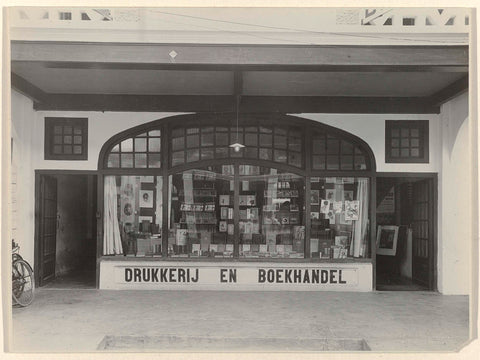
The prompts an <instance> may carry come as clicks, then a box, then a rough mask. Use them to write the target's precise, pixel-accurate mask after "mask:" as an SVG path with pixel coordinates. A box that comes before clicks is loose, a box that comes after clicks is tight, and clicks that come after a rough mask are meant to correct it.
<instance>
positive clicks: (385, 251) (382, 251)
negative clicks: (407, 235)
mask: <svg viewBox="0 0 480 360" xmlns="http://www.w3.org/2000/svg"><path fill="white" fill-rule="evenodd" d="M397 240H398V226H393V225H381V226H379V227H378V231H377V254H378V255H389V256H395V254H396V252H397Z"/></svg>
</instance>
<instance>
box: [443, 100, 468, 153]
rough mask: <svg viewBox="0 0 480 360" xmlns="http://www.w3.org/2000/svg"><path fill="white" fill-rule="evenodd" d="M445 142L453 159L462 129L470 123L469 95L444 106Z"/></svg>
mask: <svg viewBox="0 0 480 360" xmlns="http://www.w3.org/2000/svg"><path fill="white" fill-rule="evenodd" d="M440 118H441V119H442V123H443V126H442V129H443V141H444V144H445V148H446V149H447V151H448V156H449V158H451V156H452V153H453V148H454V147H455V144H456V141H457V137H458V135H459V134H460V129H461V127H462V126H463V125H464V124H465V126H466V124H467V123H468V121H467V120H468V93H465V94H463V95H460V96H459V97H457V98H455V99H453V100H451V101H449V102H447V103H445V104H443V105H442V108H441V113H440Z"/></svg>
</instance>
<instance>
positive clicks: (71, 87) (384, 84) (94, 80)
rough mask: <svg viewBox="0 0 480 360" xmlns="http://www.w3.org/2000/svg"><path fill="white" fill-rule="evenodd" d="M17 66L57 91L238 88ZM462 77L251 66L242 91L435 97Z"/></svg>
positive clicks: (171, 74) (185, 78)
mask: <svg viewBox="0 0 480 360" xmlns="http://www.w3.org/2000/svg"><path fill="white" fill-rule="evenodd" d="M67 65H68V63H67ZM12 71H13V72H14V73H15V74H17V75H19V76H21V77H22V78H24V79H25V80H27V81H28V82H30V83H32V84H33V85H35V86H36V87H38V88H40V89H41V90H43V91H44V92H47V93H56V94H125V95H232V94H233V89H234V72H233V71H201V70H157V69H135V68H131V69H111V68H110V69H109V68H106V69H105V68H102V69H99V68H94V67H84V68H82V67H80V68H75V67H47V66H45V63H42V62H23V61H22V62H13V63H12ZM463 76H465V73H463V72H299V71H246V72H244V73H243V90H242V94H244V95H251V96H364V97H367V96H375V97H376V96H380V97H381V96H385V97H416V96H430V95H432V94H434V93H436V92H437V91H440V90H442V89H443V88H445V87H446V86H448V85H449V84H451V83H453V82H454V81H456V80H458V79H460V78H461V77H463Z"/></svg>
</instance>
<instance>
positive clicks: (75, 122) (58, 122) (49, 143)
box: [44, 117, 88, 160]
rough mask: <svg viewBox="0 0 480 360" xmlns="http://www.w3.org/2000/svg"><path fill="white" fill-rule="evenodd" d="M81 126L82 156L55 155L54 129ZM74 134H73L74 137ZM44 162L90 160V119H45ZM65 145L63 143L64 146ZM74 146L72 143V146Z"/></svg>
mask: <svg viewBox="0 0 480 360" xmlns="http://www.w3.org/2000/svg"><path fill="white" fill-rule="evenodd" d="M68 125H70V126H79V127H81V129H82V134H81V136H82V144H81V147H82V153H81V154H74V153H73V151H72V154H64V153H62V154H54V152H53V145H54V142H53V140H54V136H55V134H54V127H55V126H62V128H63V127H65V126H68ZM73 135H74V134H72V137H73ZM44 141H45V143H44V160H88V118H70V117H45V136H44ZM63 144H64V143H63V142H62V145H63ZM73 145H74V143H73V141H72V146H73Z"/></svg>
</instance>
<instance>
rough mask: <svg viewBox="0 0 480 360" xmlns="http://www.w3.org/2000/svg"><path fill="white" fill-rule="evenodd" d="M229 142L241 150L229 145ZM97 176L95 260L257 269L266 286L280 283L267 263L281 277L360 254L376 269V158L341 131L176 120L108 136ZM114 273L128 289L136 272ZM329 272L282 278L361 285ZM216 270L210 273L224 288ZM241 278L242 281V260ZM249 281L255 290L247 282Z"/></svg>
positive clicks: (266, 121) (284, 121) (246, 118)
mask: <svg viewBox="0 0 480 360" xmlns="http://www.w3.org/2000/svg"><path fill="white" fill-rule="evenodd" d="M162 143H163V144H164V145H163V147H162V146H161V144H162ZM235 143H241V144H245V145H244V147H243V148H240V149H235V148H234V147H231V146H230V145H231V144H235ZM237 150H238V151H237ZM162 164H163V166H162ZM99 171H100V173H101V174H102V175H103V176H100V177H99V184H102V182H103V185H104V187H103V189H104V191H103V200H104V202H103V204H104V205H103V209H104V211H103V213H104V221H103V234H104V237H103V254H102V255H120V256H123V255H124V256H126V257H130V256H135V257H146V258H149V257H159V258H161V259H172V260H177V261H178V260H188V261H213V262H214V263H215V261H220V262H221V263H225V262H227V263H228V262H229V261H239V260H240V261H242V260H244V261H248V262H257V263H258V264H254V265H252V267H251V268H248V269H249V270H251V271H253V270H254V269H257V272H258V274H257V276H256V277H255V278H256V280H257V283H258V284H263V286H265V285H268V284H269V283H275V284H277V283H283V282H282V280H281V276H280V279H279V278H278V277H275V279H274V278H272V276H273V275H271V274H272V272H268V271H269V270H268V271H267V270H266V269H264V265H262V264H261V263H262V262H270V263H271V262H273V263H274V264H270V265H269V266H273V269H275V270H273V269H270V270H272V271H275V273H277V272H278V273H279V274H280V272H281V271H283V269H282V267H287V268H288V267H289V263H292V262H293V263H297V264H296V266H297V267H298V261H301V262H304V263H305V261H308V260H310V261H315V262H316V263H318V262H319V261H322V260H326V261H327V262H331V261H332V260H335V261H336V260H338V261H340V263H342V262H348V261H354V258H355V259H356V260H355V261H357V262H358V261H360V262H362V261H365V264H368V265H369V266H367V265H363V267H370V271H371V263H370V259H371V257H372V255H371V249H372V244H373V241H374V240H375V237H374V236H373V237H372V236H371V232H370V231H369V227H370V218H372V214H371V210H372V209H371V207H370V206H369V204H370V203H371V196H372V190H371V189H372V185H371V184H372V175H373V174H375V159H374V157H373V153H372V151H371V149H370V148H369V147H368V145H367V144H366V143H365V142H363V141H362V140H361V139H359V138H357V137H355V136H353V135H352V134H348V133H346V132H344V131H341V130H339V129H335V128H333V127H330V126H327V125H323V124H319V123H315V122H312V121H307V120H306V119H301V118H298V117H294V116H284V115H283V116H282V115H268V114H267V115H257V116H254V115H242V120H241V126H239V127H238V128H237V127H236V117H235V114H233V115H232V116H228V115H215V114H202V115H198V114H197V115H179V116H175V117H171V118H166V119H163V120H159V121H156V122H152V123H149V124H144V125H141V126H139V127H136V128H133V129H129V130H127V131H126V132H124V133H122V134H119V135H117V136H114V137H113V138H112V139H111V140H109V141H108V142H107V143H106V144H105V146H104V147H103V148H102V151H101V153H100V160H99ZM101 196H102V195H101V194H100V193H99V197H100V198H99V200H100V201H101ZM163 199H165V201H163ZM167 199H168V200H167ZM118 212H119V214H118ZM163 224H165V225H163ZM305 239H309V241H305ZM340 259H341V260H340ZM122 261H123V259H122ZM111 263H112V261H111V260H110V261H107V262H106V264H111ZM275 263H276V264H277V265H275ZM278 264H282V265H280V267H279V265H278ZM103 266H107V265H103ZM120 266H121V267H122V268H123V269H124V271H125V273H124V275H125V276H124V280H125V283H128V282H131V281H132V279H131V276H130V275H129V272H131V271H132V269H131V268H130V267H128V266H125V264H124V263H121V264H120ZM132 266H135V263H133V265H132ZM137 266H138V264H137ZM150 266H151V265H150ZM176 266H178V265H176ZM185 266H188V270H192V271H193V270H195V271H197V268H198V267H200V268H202V266H201V265H199V264H197V265H196V267H190V265H189V264H188V265H187V264H185ZM221 266H225V264H224V265H221ZM208 267H209V268H211V267H212V264H208ZM329 267H331V264H330V265H328V266H323V267H319V266H318V264H317V265H316V266H314V267H313V269H316V270H315V271H314V274H313V278H312V279H310V277H312V276H311V275H309V273H308V271H307V273H306V275H304V276H302V277H301V280H300V278H299V276H301V275H299V271H301V270H304V269H303V268H302V267H299V269H298V271H296V272H295V271H294V273H295V275H294V278H293V280H292V279H291V278H290V275H288V276H287V278H286V279H285V281H287V283H302V284H310V283H311V282H310V281H312V282H313V283H316V284H319V285H320V284H327V283H328V284H338V285H339V286H342V285H343V284H345V285H343V287H345V288H351V287H352V286H353V282H354V283H355V284H357V283H358V281H357V278H358V275H357V274H352V275H350V277H349V280H348V282H350V284H349V285H346V284H347V280H346V279H347V275H345V274H346V273H348V272H349V270H350V271H352V270H351V269H348V267H347V268H346V269H343V270H342V269H341V267H342V265H340V264H337V265H336V266H334V267H335V269H332V270H329ZM339 267H340V269H337V268H339ZM147 268H148V267H147ZM154 268H155V267H154ZM323 268H325V269H323ZM135 269H136V268H134V269H133V273H134V274H135ZM222 269H223V268H222ZM222 269H218V271H216V272H218V274H219V275H218V276H217V278H218V279H217V281H218V284H219V285H221V284H222V276H221V274H222ZM240 269H242V270H240ZM305 269H308V267H306V268H305ZM321 269H323V270H322V271H323V272H322V271H320V270H321ZM354 270H355V271H357V270H356V269H354ZM145 271H146V272H147V274H148V271H147V270H146V269H145V268H142V274H143V273H144V272H145ZM228 271H229V272H230V271H233V272H234V273H236V272H237V269H236V268H235V267H234V268H233V270H232V269H230V268H229V270H228ZM239 271H240V273H239V274H238V283H239V284H240V283H242V280H243V279H241V278H242V275H241V273H242V272H245V271H247V270H246V269H245V264H244V265H243V267H241V268H239ZM262 271H267V274H268V276H267V275H266V276H265V279H263V278H262V275H261V274H262ZM305 271H306V270H305ZM337 271H338V272H339V275H334V274H335V273H336V272H337ZM342 271H343V276H344V278H343V279H342ZM137 272H138V270H137ZM290 272H291V270H288V272H287V274H290ZM327 273H328V274H330V275H329V276H328V277H326V276H327V275H326V274H327ZM198 276H199V277H200V278H199V279H197V281H187V280H184V281H180V282H182V283H183V284H189V285H190V286H195V285H196V284H197V283H200V284H202V283H203V281H202V280H203V279H202V277H203V276H208V277H209V278H210V277H211V276H212V275H202V273H200V274H199V275H198ZM244 276H245V277H248V278H250V280H248V281H247V282H246V284H251V283H252V280H251V279H252V275H244ZM292 276H293V275H292ZM135 278H136V277H135V276H134V277H133V281H134V280H135ZM187 278H188V276H187ZM336 278H337V279H336ZM148 279H150V280H148ZM234 279H235V283H237V282H236V281H237V279H236V276H234ZM164 280H165V278H163V280H162V278H161V277H160V279H157V278H156V277H155V278H153V277H151V276H148V275H147V277H145V276H144V277H142V280H139V281H138V283H142V282H143V283H147V284H148V283H149V282H156V283H157V284H158V283H170V281H169V280H168V281H164ZM105 281H106V280H105ZM178 281H179V280H178V279H177V280H176V281H175V282H178ZM244 281H246V280H244ZM228 283H229V284H230V285H228V286H229V287H230V288H231V287H232V285H231V282H228ZM160 285H161V284H160ZM101 286H102V282H101ZM110 286H111V285H110ZM370 289H371V287H370Z"/></svg>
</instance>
